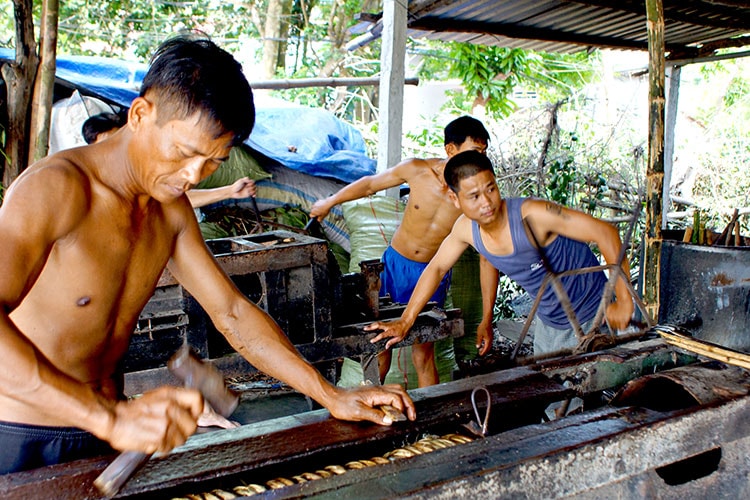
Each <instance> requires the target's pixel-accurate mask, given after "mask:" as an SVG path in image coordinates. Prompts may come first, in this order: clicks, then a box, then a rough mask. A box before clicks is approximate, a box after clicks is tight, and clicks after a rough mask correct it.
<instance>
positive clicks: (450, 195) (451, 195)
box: [448, 189, 461, 210]
mask: <svg viewBox="0 0 750 500" xmlns="http://www.w3.org/2000/svg"><path fill="white" fill-rule="evenodd" d="M448 198H450V200H451V201H452V202H453V205H454V206H455V207H456V208H457V209H459V210H461V204H460V203H459V202H458V195H457V194H456V193H454V192H453V190H452V189H449V190H448Z"/></svg>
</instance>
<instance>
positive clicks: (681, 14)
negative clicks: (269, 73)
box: [352, 0, 750, 59]
mask: <svg viewBox="0 0 750 500" xmlns="http://www.w3.org/2000/svg"><path fill="white" fill-rule="evenodd" d="M663 6H664V18H665V30H664V39H665V44H666V48H667V52H669V53H670V58H671V59H674V58H676V57H680V58H683V57H697V56H704V55H710V54H712V53H713V52H714V51H715V50H716V49H718V48H724V47H739V46H744V45H750V2H748V1H746V0H664V1H663ZM408 9H409V15H408V20H407V26H408V34H409V36H411V37H414V38H418V37H425V38H429V39H433V40H443V41H459V42H470V43H476V44H481V45H499V46H504V47H514V48H522V49H529V50H537V51H545V52H577V51H580V50H587V49H589V48H591V47H606V48H614V49H629V50H631V49H640V50H647V49H648V37H647V31H646V12H645V2H644V1H643V0H575V1H570V0H507V1H496V0H494V1H493V0H457V1H447V0H417V1H412V2H409V7H408ZM381 30H382V26H381V24H380V21H377V22H375V23H373V24H372V25H371V26H370V28H369V32H368V35H365V37H364V38H363V39H362V38H361V39H360V42H359V43H357V42H355V43H353V44H352V45H353V46H360V45H362V44H363V42H364V43H366V42H367V41H368V38H369V40H372V39H374V38H377V37H379V36H380V32H381Z"/></svg>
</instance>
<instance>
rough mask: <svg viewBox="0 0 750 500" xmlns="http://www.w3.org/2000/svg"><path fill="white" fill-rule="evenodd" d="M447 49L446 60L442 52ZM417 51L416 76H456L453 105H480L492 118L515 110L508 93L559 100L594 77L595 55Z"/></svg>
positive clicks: (456, 47)
mask: <svg viewBox="0 0 750 500" xmlns="http://www.w3.org/2000/svg"><path fill="white" fill-rule="evenodd" d="M446 45H447V47H448V56H447V57H445V56H443V55H442V54H441V52H443V51H445V47H446ZM425 47H427V49H426V50H424V49H417V48H415V49H413V50H414V51H416V52H420V51H421V54H422V57H423V64H422V66H421V68H420V71H419V75H420V77H422V78H426V79H445V78H458V79H459V80H460V81H461V82H462V85H463V87H464V91H461V92H453V93H452V95H451V97H452V103H451V105H452V106H455V107H456V108H459V109H463V110H466V111H469V110H471V108H472V107H473V105H474V104H476V103H481V104H484V106H485V108H486V110H487V112H488V114H489V115H491V116H492V117H494V118H498V119H499V118H505V117H507V116H509V115H510V114H511V113H513V112H514V111H515V110H516V109H517V105H516V102H515V101H514V99H513V94H514V92H515V91H517V90H518V89H519V88H523V89H525V90H528V91H534V92H536V93H538V94H539V95H540V96H541V97H542V98H543V99H545V100H548V101H555V100H560V99H561V98H563V97H567V96H569V95H571V94H572V93H574V92H575V91H577V90H579V89H580V88H582V87H583V86H584V85H585V84H586V83H588V82H590V81H592V80H593V79H594V77H595V71H594V68H595V64H596V63H597V62H598V61H599V54H598V52H592V53H588V52H585V51H582V52H578V53H576V54H544V53H536V52H532V51H526V50H522V49H510V48H506V47H490V46H487V47H485V46H480V45H472V44H468V43H458V42H453V43H449V44H445V43H440V44H437V43H432V44H425Z"/></svg>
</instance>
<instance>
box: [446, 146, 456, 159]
mask: <svg viewBox="0 0 750 500" xmlns="http://www.w3.org/2000/svg"><path fill="white" fill-rule="evenodd" d="M456 154H458V146H456V145H455V144H453V143H452V142H449V143H448V144H446V145H445V155H446V156H447V157H448V158H453V157H454V156H456Z"/></svg>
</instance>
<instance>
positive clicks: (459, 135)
mask: <svg viewBox="0 0 750 500" xmlns="http://www.w3.org/2000/svg"><path fill="white" fill-rule="evenodd" d="M468 137H471V138H472V139H474V140H475V141H478V142H484V143H485V144H489V142H490V134H489V133H488V132H487V129H486V128H484V125H482V122H480V121H479V120H477V119H476V118H473V117H471V116H467V115H464V116H461V117H459V118H456V119H455V120H453V121H452V122H450V123H449V124H448V125H446V126H445V141H444V144H445V145H446V146H447V145H448V144H455V145H456V146H460V145H461V144H463V143H464V141H466V139H467V138H468Z"/></svg>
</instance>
